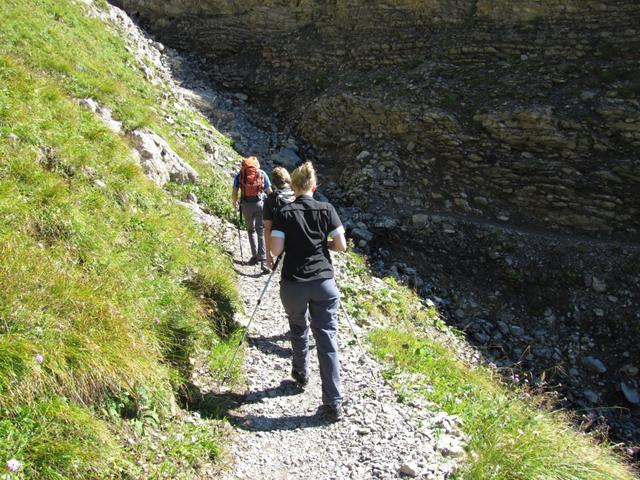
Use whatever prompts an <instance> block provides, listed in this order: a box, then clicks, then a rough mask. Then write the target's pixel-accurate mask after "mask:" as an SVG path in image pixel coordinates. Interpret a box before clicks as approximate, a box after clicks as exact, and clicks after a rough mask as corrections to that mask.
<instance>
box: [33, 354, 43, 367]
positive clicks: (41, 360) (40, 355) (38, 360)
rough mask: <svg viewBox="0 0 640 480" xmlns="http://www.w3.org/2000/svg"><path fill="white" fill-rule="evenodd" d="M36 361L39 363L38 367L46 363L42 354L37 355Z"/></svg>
mask: <svg viewBox="0 0 640 480" xmlns="http://www.w3.org/2000/svg"><path fill="white" fill-rule="evenodd" d="M35 361H36V363H37V364H38V365H40V364H41V363H42V362H44V355H42V354H40V353H39V354H37V355H36V356H35Z"/></svg>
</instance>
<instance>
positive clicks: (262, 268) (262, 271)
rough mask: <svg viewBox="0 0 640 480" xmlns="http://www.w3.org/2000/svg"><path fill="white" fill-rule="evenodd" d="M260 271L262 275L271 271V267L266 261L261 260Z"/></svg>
mask: <svg viewBox="0 0 640 480" xmlns="http://www.w3.org/2000/svg"><path fill="white" fill-rule="evenodd" d="M260 273H261V274H262V275H266V274H267V273H271V269H270V268H269V267H267V265H266V264H265V263H264V261H261V262H260Z"/></svg>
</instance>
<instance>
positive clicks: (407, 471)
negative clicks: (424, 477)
mask: <svg viewBox="0 0 640 480" xmlns="http://www.w3.org/2000/svg"><path fill="white" fill-rule="evenodd" d="M400 473H403V474H404V475H407V476H408V477H417V476H418V467H417V466H416V465H415V464H414V463H403V464H402V467H400Z"/></svg>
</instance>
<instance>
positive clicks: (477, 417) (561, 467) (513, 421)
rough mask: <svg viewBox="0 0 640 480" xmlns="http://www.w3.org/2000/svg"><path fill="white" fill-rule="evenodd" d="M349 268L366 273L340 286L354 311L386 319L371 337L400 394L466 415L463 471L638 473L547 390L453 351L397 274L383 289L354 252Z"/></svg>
mask: <svg viewBox="0 0 640 480" xmlns="http://www.w3.org/2000/svg"><path fill="white" fill-rule="evenodd" d="M349 270H350V271H351V272H352V273H353V274H354V275H357V276H360V278H361V282H360V283H359V282H357V281H356V282H353V281H352V282H351V283H350V285H349V286H348V287H346V288H345V289H344V290H343V291H344V293H345V303H346V305H347V307H348V308H349V310H350V311H351V312H352V314H353V315H354V316H355V317H356V318H359V319H360V320H362V321H366V319H368V318H377V319H378V320H382V321H383V322H385V323H386V324H387V325H389V326H388V327H386V328H379V329H376V330H374V331H373V332H372V333H371V336H370V340H371V343H372V348H373V351H374V353H376V354H377V355H378V356H379V357H380V358H381V359H383V360H385V361H387V362H389V366H390V369H389V371H388V378H389V380H390V381H391V382H392V383H393V384H394V386H395V387H396V388H397V390H398V395H399V398H400V399H401V400H410V399H411V398H413V397H415V396H420V397H422V398H424V399H426V400H428V401H431V402H433V403H434V404H435V405H437V406H438V407H439V408H443V409H444V410H445V411H447V412H448V413H450V414H455V415H458V416H459V417H460V419H461V420H462V422H463V431H464V432H465V433H466V434H468V435H469V437H470V441H469V452H468V465H467V466H466V469H464V470H463V471H461V472H460V474H459V476H460V478H464V479H477V480H485V479H492V480H494V479H496V480H497V479H502V480H511V479H520V480H552V479H557V480H627V479H632V478H635V477H634V475H633V474H632V473H631V471H630V469H629V468H628V467H627V466H626V465H625V464H624V463H623V461H622V460H621V459H620V458H619V457H617V456H616V455H615V454H614V453H613V452H612V451H611V448H610V447H609V446H606V445H599V444H598V443H597V442H596V441H595V440H594V439H593V438H592V437H591V436H589V435H585V434H583V433H580V432H578V431H576V430H574V429H573V428H572V427H571V423H570V418H569V415H567V414H563V413H560V412H551V411H548V410H546V409H545V408H544V407H543V404H544V403H545V402H544V398H543V397H541V396H535V395H532V394H531V393H530V392H527V391H525V390H522V391H518V390H514V389H513V388H509V387H507V386H505V385H503V384H502V383H501V381H500V378H499V377H498V375H497V374H496V373H495V372H494V371H493V370H491V369H489V368H485V367H477V366H473V365H470V364H468V363H466V362H464V361H461V360H460V359H458V358H456V357H455V355H454V354H453V353H452V351H451V348H447V347H446V346H445V343H451V342H445V343H443V341H442V339H443V338H445V337H446V336H445V335H443V334H437V335H434V333H437V332H438V331H440V332H446V331H447V328H446V326H445V325H444V324H443V323H442V321H441V320H440V319H439V318H438V315H437V311H436V310H435V309H434V308H426V307H424V306H422V305H421V303H420V301H419V299H418V298H417V297H416V296H415V295H414V294H413V293H411V291H409V290H408V289H406V288H404V287H400V286H398V285H397V284H396V283H395V282H394V281H393V280H392V279H390V280H387V281H386V285H385V286H384V288H383V289H380V290H377V291H375V290H373V289H371V288H370V283H371V278H370V277H369V276H368V274H367V270H366V268H365V266H364V265H363V264H362V261H361V260H359V259H357V258H355V257H352V258H351V260H350V262H349ZM453 343H455V342H453ZM407 373H409V374H411V375H410V378H411V380H410V381H408V380H406V378H407ZM400 374H402V375H400Z"/></svg>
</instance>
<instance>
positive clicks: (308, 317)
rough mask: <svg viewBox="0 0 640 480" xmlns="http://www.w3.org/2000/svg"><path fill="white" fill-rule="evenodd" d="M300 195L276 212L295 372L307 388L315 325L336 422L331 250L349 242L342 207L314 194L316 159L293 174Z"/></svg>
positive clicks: (274, 244)
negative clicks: (311, 337)
mask: <svg viewBox="0 0 640 480" xmlns="http://www.w3.org/2000/svg"><path fill="white" fill-rule="evenodd" d="M291 184H292V186H293V191H294V193H295V196H296V199H295V201H293V202H292V203H289V204H287V205H285V206H283V207H282V208H281V209H280V210H279V211H276V213H275V215H274V217H273V224H272V231H271V254H272V255H273V256H274V257H277V256H278V255H280V254H281V253H282V252H284V253H285V256H284V264H283V267H282V279H281V281H280V299H281V300H282V305H283V306H284V309H285V312H286V313H287V316H288V318H289V327H290V329H291V330H290V332H289V336H290V339H291V349H292V350H293V359H292V364H293V365H292V367H293V368H292V371H291V376H292V377H293V379H294V380H295V382H296V383H297V385H298V386H299V387H301V388H304V386H305V385H306V384H307V382H308V379H309V366H308V362H309V358H308V357H309V343H308V337H309V326H311V330H312V332H313V336H314V338H315V340H316V349H317V351H318V363H319V365H320V378H321V381H322V403H323V405H322V406H321V407H320V409H321V410H323V411H324V414H325V416H326V417H327V418H328V419H329V420H331V421H338V420H340V419H341V418H342V393H341V389H340V362H339V358H338V341H337V334H338V308H339V306H340V292H339V290H338V287H337V285H336V281H335V279H334V275H333V266H332V265H331V256H330V254H329V250H335V251H338V252H344V251H346V249H347V242H346V239H345V237H344V227H343V226H342V223H341V222H340V218H339V217H338V214H337V213H336V210H335V209H334V208H333V206H332V205H331V204H330V203H328V202H319V201H317V200H314V199H313V192H314V191H315V189H316V173H315V170H314V168H313V165H312V164H311V162H306V163H304V164H303V165H301V166H300V167H298V168H296V169H295V170H294V172H293V174H292V175H291Z"/></svg>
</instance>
